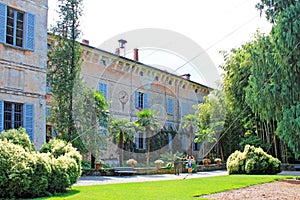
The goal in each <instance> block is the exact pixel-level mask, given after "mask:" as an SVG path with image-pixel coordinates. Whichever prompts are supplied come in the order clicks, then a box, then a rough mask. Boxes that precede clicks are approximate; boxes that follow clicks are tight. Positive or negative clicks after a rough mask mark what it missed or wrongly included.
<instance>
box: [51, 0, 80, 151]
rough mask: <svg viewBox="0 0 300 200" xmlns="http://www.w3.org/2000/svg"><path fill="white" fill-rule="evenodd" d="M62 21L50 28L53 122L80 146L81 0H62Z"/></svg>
mask: <svg viewBox="0 0 300 200" xmlns="http://www.w3.org/2000/svg"><path fill="white" fill-rule="evenodd" d="M58 7H59V11H58V13H59V20H58V21H57V24H56V25H55V26H54V27H53V28H52V29H51V30H52V33H53V34H52V36H53V38H54V41H55V42H54V43H53V44H54V45H52V46H51V48H50V50H49V53H48V60H49V61H48V74H47V75H48V81H49V82H50V83H51V91H52V94H53V98H54V103H53V105H54V106H55V107H56V108H54V109H52V121H53V125H54V127H55V131H56V133H57V136H58V137H59V138H61V139H64V140H66V141H72V143H73V145H74V146H76V147H79V149H81V147H82V145H81V141H80V140H79V139H75V138H77V136H78V132H77V130H76V126H75V116H74V112H73V109H74V105H73V104H74V100H73V97H74V93H75V92H76V87H77V86H79V85H81V84H80V82H81V80H80V76H79V75H80V71H81V58H80V55H81V51H80V44H79V43H78V42H77V41H76V40H77V39H78V38H79V35H80V31H79V17H80V16H81V15H82V0H59V5H58Z"/></svg>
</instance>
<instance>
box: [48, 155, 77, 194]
mask: <svg viewBox="0 0 300 200" xmlns="http://www.w3.org/2000/svg"><path fill="white" fill-rule="evenodd" d="M51 168H52V174H51V179H50V180H49V188H48V190H49V192H51V193H57V192H59V193H60V192H65V191H66V189H67V188H68V187H70V186H71V185H72V184H74V183H76V181H77V179H78V178H79V176H80V174H78V165H77V164H76V162H75V160H74V159H72V158H70V157H67V156H60V157H58V158H57V159H55V158H52V159H51Z"/></svg>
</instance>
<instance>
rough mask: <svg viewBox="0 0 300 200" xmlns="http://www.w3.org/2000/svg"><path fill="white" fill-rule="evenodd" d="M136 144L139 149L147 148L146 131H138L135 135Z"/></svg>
mask: <svg viewBox="0 0 300 200" xmlns="http://www.w3.org/2000/svg"><path fill="white" fill-rule="evenodd" d="M135 144H136V148H137V149H145V148H146V134H145V133H137V134H136V135H135Z"/></svg>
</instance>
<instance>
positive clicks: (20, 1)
mask: <svg viewBox="0 0 300 200" xmlns="http://www.w3.org/2000/svg"><path fill="white" fill-rule="evenodd" d="M2 2H3V3H5V4H7V6H9V7H12V8H14V9H17V10H20V11H22V12H24V13H25V12H30V13H32V14H34V15H35V28H34V38H35V42H34V51H30V50H25V49H22V48H17V47H13V46H11V45H7V44H3V43H0V100H2V101H9V102H14V103H23V104H34V143H35V146H36V148H40V147H41V145H42V144H43V143H44V142H45V132H46V131H45V121H46V120H45V109H46V107H45V105H46V102H45V93H46V64H47V12H48V1H47V0H35V1H33V0H3V1H2Z"/></svg>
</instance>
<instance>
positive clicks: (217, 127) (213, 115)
mask: <svg viewBox="0 0 300 200" xmlns="http://www.w3.org/2000/svg"><path fill="white" fill-rule="evenodd" d="M225 106H226V104H225V97H224V94H223V92H222V91H220V90H214V91H213V92H212V93H211V94H210V95H208V96H206V97H205V102H204V103H202V104H199V105H198V107H197V110H196V116H197V128H196V139H195V142H202V150H203V155H202V156H203V157H206V156H207V154H208V153H209V152H210V150H211V149H212V148H214V147H215V146H216V145H217V153H219V145H218V144H219V137H220V135H221V133H222V131H223V128H224V123H225V118H226V107H225ZM206 148H209V149H206Z"/></svg>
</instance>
